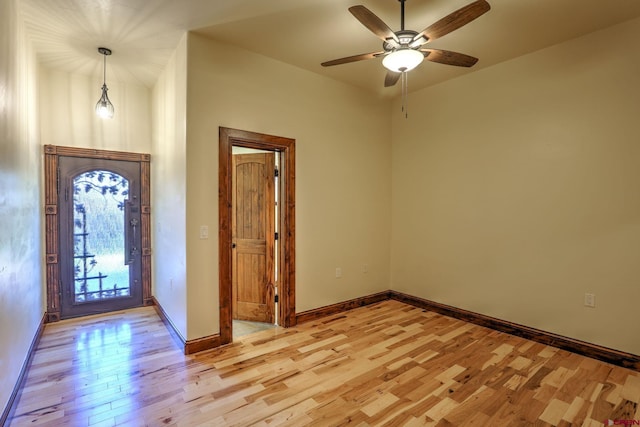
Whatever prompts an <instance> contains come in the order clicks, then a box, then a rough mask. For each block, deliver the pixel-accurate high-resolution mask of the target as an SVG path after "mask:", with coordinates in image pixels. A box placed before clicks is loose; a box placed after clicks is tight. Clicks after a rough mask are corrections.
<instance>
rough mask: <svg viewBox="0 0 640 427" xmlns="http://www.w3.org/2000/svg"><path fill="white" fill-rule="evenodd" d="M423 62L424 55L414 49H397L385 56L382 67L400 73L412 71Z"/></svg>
mask: <svg viewBox="0 0 640 427" xmlns="http://www.w3.org/2000/svg"><path fill="white" fill-rule="evenodd" d="M423 60H424V55H423V54H422V52H419V51H417V50H414V49H409V48H404V49H398V50H396V51H395V52H391V53H390V54H389V55H387V56H385V57H384V59H383V60H382V65H384V67H385V68H386V69H387V70H389V71H393V72H394V73H401V72H406V71H410V70H413V69H414V68H416V67H417V66H418V65H420V63H421V62H422V61H423Z"/></svg>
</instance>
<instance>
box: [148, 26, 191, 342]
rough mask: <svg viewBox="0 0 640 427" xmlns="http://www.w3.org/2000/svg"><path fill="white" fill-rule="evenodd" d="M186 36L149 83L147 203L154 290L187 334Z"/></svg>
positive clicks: (174, 321)
mask: <svg viewBox="0 0 640 427" xmlns="http://www.w3.org/2000/svg"><path fill="white" fill-rule="evenodd" d="M186 94H187V37H186V35H185V36H184V37H183V38H182V40H181V42H180V44H179V45H178V48H177V49H176V51H175V52H174V54H173V55H172V57H171V59H170V60H169V63H168V64H167V66H166V67H165V70H164V71H163V73H162V75H161V76H160V78H159V79H158V81H157V83H156V85H155V87H154V89H153V103H152V104H153V144H152V145H153V147H152V154H151V206H152V215H151V219H152V223H153V234H152V235H153V239H152V240H153V241H152V244H153V282H154V289H153V292H154V296H155V297H156V299H157V300H158V302H159V303H160V305H161V306H162V308H163V309H164V310H165V312H166V313H167V315H168V317H169V319H171V322H172V323H173V325H174V326H175V328H176V329H177V330H178V331H179V333H180V334H181V335H182V338H183V339H186V336H187V252H186V244H187V241H186V234H185V232H186V218H185V217H186V152H187V147H186V129H185V123H186V108H187V103H186Z"/></svg>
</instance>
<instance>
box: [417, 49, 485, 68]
mask: <svg viewBox="0 0 640 427" xmlns="http://www.w3.org/2000/svg"><path fill="white" fill-rule="evenodd" d="M420 52H422V53H424V57H425V59H426V60H427V61H431V62H438V63H440V64H446V65H456V66H458V67H472V66H473V65H474V64H475V63H476V62H478V58H474V57H473V56H469V55H465V54H464V53H458V52H451V51H450V50H441V49H420Z"/></svg>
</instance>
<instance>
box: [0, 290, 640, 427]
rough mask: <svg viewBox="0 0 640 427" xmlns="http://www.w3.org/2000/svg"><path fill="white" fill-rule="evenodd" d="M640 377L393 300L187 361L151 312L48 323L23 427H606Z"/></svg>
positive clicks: (22, 399) (634, 415)
mask: <svg viewBox="0 0 640 427" xmlns="http://www.w3.org/2000/svg"><path fill="white" fill-rule="evenodd" d="M639 403H640V373H638V372H636V371H632V370H629V369H625V368H622V367H617V366H613V365H609V364H607V363H602V362H599V361H596V360H594V359H589V358H586V357H583V356H579V355H576V354H572V353H569V352H567V351H564V350H559V349H556V348H553V347H549V346H546V345H544V344H540V343H538V342H533V341H528V340H526V339H524V338H520V337H515V336H511V335H508V334H505V333H502V332H496V331H493V330H490V329H487V328H485V327H483V326H478V325H473V324H470V323H466V322H464V321H462V320H459V319H454V318H450V317H445V316H442V315H440V314H436V313H433V312H428V311H424V310H423V309H420V308H416V307H414V306H410V305H406V304H404V303H402V302H399V301H392V300H391V301H384V302H380V303H376V304H374V305H369V306H366V307H361V308H357V309H354V310H351V311H349V312H347V313H339V314H335V315H332V316H329V317H325V318H319V319H315V320H313V321H309V322H307V323H304V324H301V325H299V326H297V327H295V328H291V329H282V328H275V329H272V330H267V331H261V332H257V333H255V334H252V335H247V336H244V337H241V338H239V339H238V340H237V341H235V342H234V343H233V344H231V345H228V346H225V347H223V348H218V349H214V350H208V351H205V352H201V353H198V354H193V355H184V354H183V353H182V349H181V348H178V347H177V346H176V345H175V343H174V341H173V340H172V338H171V335H170V333H169V332H168V331H167V330H166V328H165V326H164V324H163V323H162V321H161V320H160V319H159V318H158V316H157V314H156V312H155V311H154V310H153V308H151V307H143V308H140V309H134V310H129V311H123V312H117V313H113V314H111V315H102V316H93V317H89V318H86V319H73V320H65V321H61V322H59V323H56V324H53V325H47V327H46V328H45V331H44V334H43V336H42V338H41V340H40V343H39V346H38V347H37V349H36V352H35V353H34V357H33V362H32V365H31V369H30V370H29V372H27V376H26V381H25V384H24V387H23V388H22V390H21V391H20V394H19V397H18V400H17V406H16V408H15V411H14V414H15V415H14V416H13V418H12V419H11V420H10V424H9V425H10V426H16V427H20V426H27V425H35V426H47V427H48V426H56V427H60V426H73V427H78V426H87V427H89V426H91V427H95V426H98V427H100V426H136V427H141V426H153V427H155V426H174V427H178V426H180V427H195V426H218V425H225V426H227V425H236V426H249V425H256V426H267V425H269V426H271V425H284V426H302V425H305V426H307V425H318V426H327V425H330V426H338V425H354V426H410V425H421V426H422V425H433V426H438V427H445V426H453V427H461V426H467V425H475V426H478V425H479V426H492V427H493V426H498V427H500V426H556V427H560V426H577V425H582V426H590V425H592V426H602V425H603V420H607V419H629V420H634V419H639V417H640V413H639V411H640V410H639V409H638V407H639Z"/></svg>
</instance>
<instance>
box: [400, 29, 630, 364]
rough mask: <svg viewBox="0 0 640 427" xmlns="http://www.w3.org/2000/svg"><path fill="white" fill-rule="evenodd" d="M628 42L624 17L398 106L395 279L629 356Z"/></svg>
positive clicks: (404, 287) (403, 286)
mask: <svg viewBox="0 0 640 427" xmlns="http://www.w3.org/2000/svg"><path fill="white" fill-rule="evenodd" d="M638 39H640V20H637V19H636V20H633V21H630V22H627V23H625V24H622V25H618V26H615V27H612V28H610V29H608V30H604V31H600V32H597V33H593V34H591V35H587V36H585V37H581V38H578V39H575V40H572V41H569V42H566V43H563V44H561V45H557V46H554V47H551V48H548V49H545V50H542V51H539V52H535V53H532V54H530V55H526V56H524V57H521V58H518V59H515V60H512V61H509V62H506V63H503V64H499V65H497V66H494V67H491V68H487V69H485V70H481V71H479V72H476V73H473V74H469V75H467V76H465V77H462V78H458V79H455V80H452V81H449V82H446V83H443V84H440V85H437V86H434V87H431V88H428V89H426V90H423V91H420V92H418V93H412V94H410V98H409V102H410V108H411V116H410V118H409V120H405V119H403V118H401V117H400V114H399V108H400V106H399V104H398V102H396V105H394V108H393V114H394V118H393V190H392V191H393V203H392V205H393V226H392V227H393V232H392V274H391V277H392V279H391V286H392V288H393V289H394V290H398V291H402V292H406V293H408V294H412V295H416V296H419V297H423V298H427V299H431V300H435V301H439V302H443V303H445V304H450V305H453V306H456V307H460V308H464V309H469V310H472V311H476V312H479V313H483V314H486V315H490V316H495V317H498V318H501V319H506V320H510V321H514V322H518V323H521V324H524V325H528V326H532V327H535V328H539V329H542V330H545V331H550V332H555V333H558V334H561V335H566V336H569V337H572V338H578V339H581V340H585V341H589V342H592V343H596V344H600V345H604V346H607V347H612V348H615V349H619V350H623V351H628V352H632V353H635V354H640V327H639V325H640V322H639V321H638V310H637V304H638V301H640V262H639V261H638V260H640V244H639V242H640V193H639V191H638V188H639V187H638V186H639V183H640V167H638V165H640V145H639V144H638V141H639V140H638V117H640V101H639V100H640V55H638V54H637V53H638V48H637V40H638ZM426 65H427V66H435V65H431V64H426ZM425 72H428V71H427V70H425ZM586 292H589V293H594V294H595V295H596V308H586V307H584V306H583V298H584V294H585V293H586Z"/></svg>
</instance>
